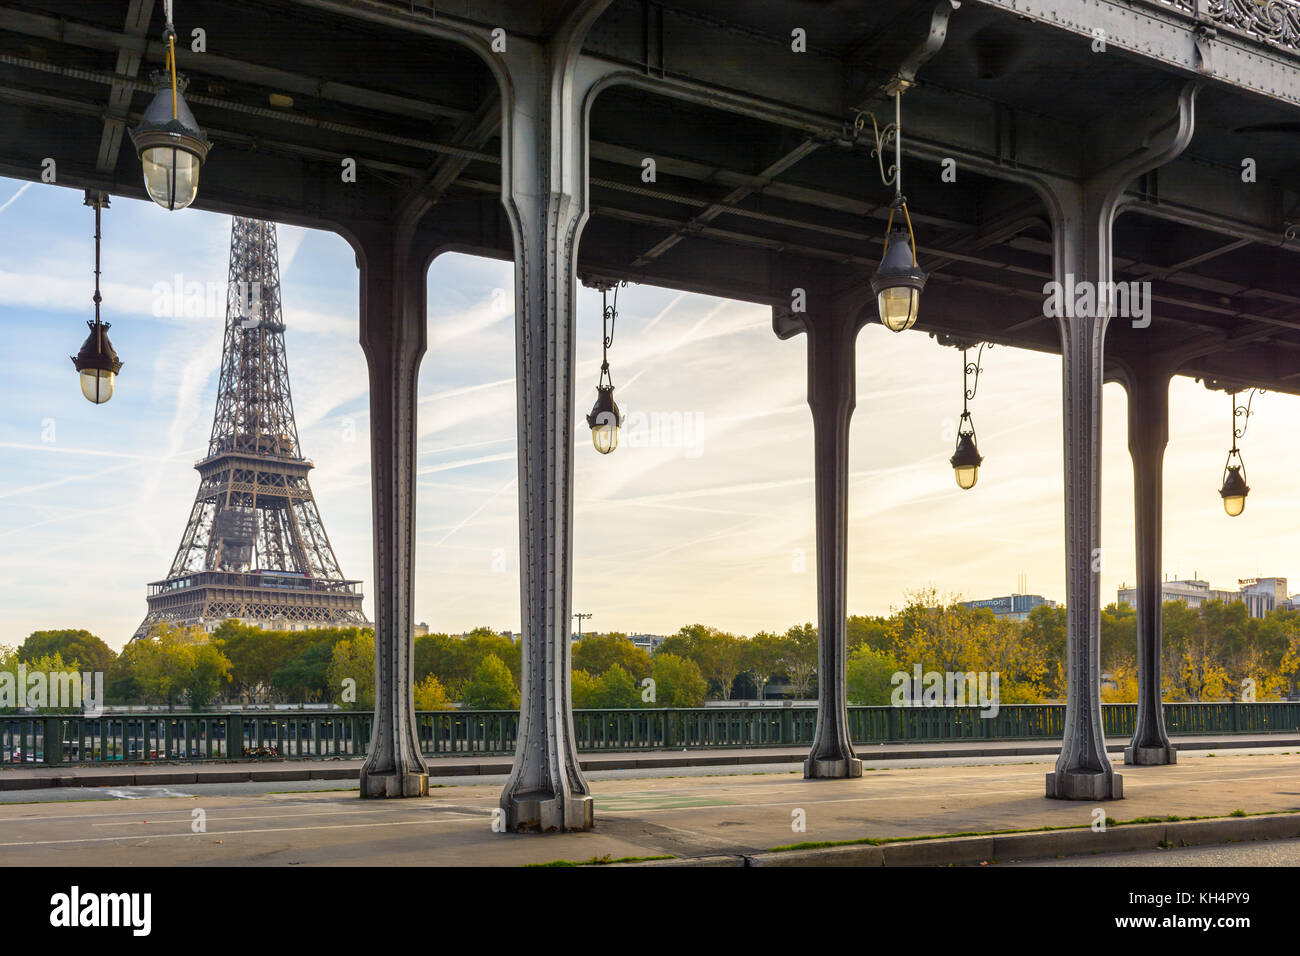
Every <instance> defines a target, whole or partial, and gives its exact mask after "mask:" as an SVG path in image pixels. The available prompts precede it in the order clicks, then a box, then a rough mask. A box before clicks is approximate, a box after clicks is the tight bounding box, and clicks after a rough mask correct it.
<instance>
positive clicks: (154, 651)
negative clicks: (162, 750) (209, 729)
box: [120, 623, 230, 709]
mask: <svg viewBox="0 0 1300 956" xmlns="http://www.w3.org/2000/svg"><path fill="white" fill-rule="evenodd" d="M120 658H125V659H126V661H127V663H128V667H129V669H130V671H131V674H132V676H133V678H134V680H135V684H136V687H137V688H138V689H139V692H140V695H141V696H142V697H143V698H144V700H145V701H146V702H147V703H155V702H157V703H165V704H167V706H169V707H175V706H176V705H177V704H179V703H180V702H181V701H182V700H183V699H185V698H189V701H190V706H191V707H192V708H194V709H201V708H203V707H206V706H207V705H208V704H210V703H211V702H212V699H213V698H214V697H215V696H216V694H217V693H218V692H219V690H220V689H221V686H222V685H223V684H225V683H227V682H229V680H230V659H229V658H228V657H226V655H225V654H223V653H222V652H221V649H220V647H218V646H217V645H216V644H215V643H213V642H211V641H210V640H209V637H208V635H207V634H205V633H204V632H203V631H202V630H201V629H200V628H197V627H175V626H172V625H170V624H166V623H159V624H155V625H154V626H153V629H152V630H151V631H150V632H149V634H148V635H146V636H145V637H142V638H140V639H139V640H135V641H132V642H131V643H130V644H128V645H127V646H126V647H125V648H124V649H123V651H122V654H121V655H120Z"/></svg>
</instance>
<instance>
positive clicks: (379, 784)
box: [361, 770, 429, 798]
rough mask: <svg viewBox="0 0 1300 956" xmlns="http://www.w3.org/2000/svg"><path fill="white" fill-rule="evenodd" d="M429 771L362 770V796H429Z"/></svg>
mask: <svg viewBox="0 0 1300 956" xmlns="http://www.w3.org/2000/svg"><path fill="white" fill-rule="evenodd" d="M428 795H429V775H428V774H427V773H366V772H365V770H362V771H361V796H362V797H374V798H378V797H427V796H428Z"/></svg>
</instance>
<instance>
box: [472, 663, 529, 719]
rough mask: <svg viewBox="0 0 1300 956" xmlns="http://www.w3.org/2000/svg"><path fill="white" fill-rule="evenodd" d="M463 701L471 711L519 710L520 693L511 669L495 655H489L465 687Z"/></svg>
mask: <svg viewBox="0 0 1300 956" xmlns="http://www.w3.org/2000/svg"><path fill="white" fill-rule="evenodd" d="M462 701H463V702H464V704H465V706H466V707H468V708H469V709H470V710H518V709H519V691H518V690H517V689H516V688H515V681H514V678H513V677H512V676H511V674H510V668H509V667H507V666H506V664H505V662H504V661H503V660H501V658H499V657H497V656H496V655H495V654H489V655H487V657H485V658H483V660H482V661H480V662H479V665H478V668H477V669H476V670H475V671H474V676H473V678H472V679H471V680H470V681H469V682H468V683H467V684H466V685H465V691H464V694H463V695H462Z"/></svg>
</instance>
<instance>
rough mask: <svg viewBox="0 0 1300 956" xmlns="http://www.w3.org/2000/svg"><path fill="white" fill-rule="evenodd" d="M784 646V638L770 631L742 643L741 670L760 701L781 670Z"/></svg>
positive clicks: (762, 632)
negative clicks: (752, 685)
mask: <svg viewBox="0 0 1300 956" xmlns="http://www.w3.org/2000/svg"><path fill="white" fill-rule="evenodd" d="M782 646H783V645H782V638H781V637H779V636H777V635H776V634H772V633H770V632H768V631H759V632H758V633H757V634H755V635H754V636H753V637H751V638H750V639H749V640H747V641H741V646H740V670H741V673H743V674H747V675H748V676H749V679H750V680H751V681H753V683H754V691H755V693H756V696H757V697H758V699H759V700H762V699H763V689H764V688H765V687H766V686H767V682H768V681H770V680H771V679H772V675H773V674H775V673H776V672H777V671H779V670H780V669H781V656H782ZM669 656H672V655H669Z"/></svg>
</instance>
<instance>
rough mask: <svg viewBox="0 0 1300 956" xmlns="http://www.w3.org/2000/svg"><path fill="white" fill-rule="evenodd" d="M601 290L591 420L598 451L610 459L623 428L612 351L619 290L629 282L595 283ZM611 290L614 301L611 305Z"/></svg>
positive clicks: (593, 439)
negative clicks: (597, 374) (598, 353)
mask: <svg viewBox="0 0 1300 956" xmlns="http://www.w3.org/2000/svg"><path fill="white" fill-rule="evenodd" d="M594 285H595V286H596V288H598V289H600V306H601V310H600V311H601V332H602V335H601V361H600V378H599V379H598V380H597V382H596V404H595V405H593V406H592V409H591V414H590V415H588V416H587V424H588V425H589V426H590V427H591V443H592V445H593V446H595V448H596V451H598V452H600V453H601V454H602V455H608V454H609V453H610V452H612V451H613V450H614V449H615V448H617V447H618V429H619V426H620V425H622V424H623V419H622V417H621V416H620V415H619V411H618V405H616V404H615V403H614V380H613V379H612V378H610V374H609V347H610V346H611V345H613V344H614V320H615V319H617V318H618V287H619V286H620V285H627V283H626V282H598V283H594ZM610 290H613V292H614V301H613V302H612V303H610V302H609V301H608V296H609V293H610Z"/></svg>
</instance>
